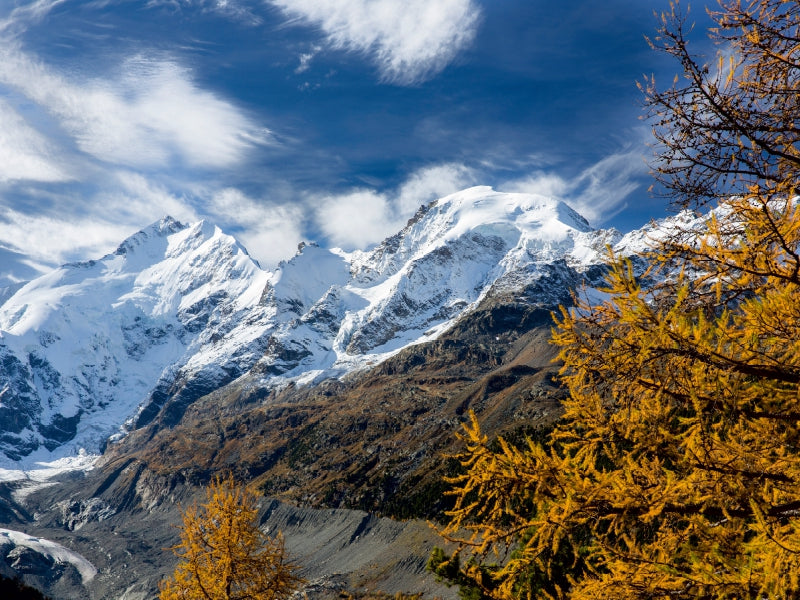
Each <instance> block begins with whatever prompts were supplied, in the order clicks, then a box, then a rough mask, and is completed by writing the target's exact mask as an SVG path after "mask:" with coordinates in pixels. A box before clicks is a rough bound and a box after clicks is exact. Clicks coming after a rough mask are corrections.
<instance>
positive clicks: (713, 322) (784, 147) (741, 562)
mask: <svg viewBox="0 0 800 600" xmlns="http://www.w3.org/2000/svg"><path fill="white" fill-rule="evenodd" d="M711 16H712V17H713V19H714V20H715V22H716V27H715V28H714V29H713V30H712V32H711V33H712V37H713V38H715V39H716V40H717V41H719V42H720V43H721V44H722V47H721V48H720V58H719V60H718V61H716V63H715V64H704V63H703V62H702V61H700V60H699V59H697V58H696V57H694V56H692V55H691V54H690V53H689V52H688V46H687V40H686V36H685V33H684V20H683V19H682V17H681V15H680V12H679V10H678V7H677V6H676V5H673V7H672V11H671V12H670V13H668V14H666V15H664V17H663V23H662V25H663V26H662V28H661V30H660V32H659V35H658V36H657V37H656V38H654V40H653V44H654V45H655V46H656V47H658V48H660V49H662V50H664V51H666V52H668V53H669V54H671V55H673V56H675V57H677V58H678V60H679V61H680V63H681V65H682V68H683V71H684V75H683V78H680V77H679V78H676V80H675V82H674V84H673V86H672V87H671V88H669V89H668V90H666V91H659V90H658V89H657V88H656V86H655V82H654V81H652V80H650V81H648V82H647V84H646V85H644V86H643V88H644V91H645V94H646V99H647V104H648V106H649V107H650V109H651V111H652V112H651V117H652V118H653V123H654V130H655V136H656V139H657V140H658V141H659V143H660V145H659V155H658V157H657V160H656V163H655V165H654V170H655V175H656V178H657V180H658V181H659V183H660V184H661V186H662V189H664V190H666V192H667V193H668V194H669V195H670V196H672V197H673V198H674V199H675V200H676V201H677V202H678V204H679V205H692V204H698V205H702V204H707V203H709V202H712V201H713V202H715V203H716V204H717V206H716V208H715V209H714V210H712V211H711V212H710V213H709V214H708V216H707V217H705V218H696V219H689V218H687V219H685V220H684V221H683V222H684V223H685V224H686V225H685V226H677V227H676V228H675V230H673V231H672V232H671V233H670V234H669V235H662V237H660V238H659V239H657V240H654V241H653V249H652V251H651V252H648V253H647V255H646V258H647V259H648V260H649V263H650V264H651V265H652V266H651V267H650V268H649V270H648V271H647V272H646V273H644V274H643V275H640V276H638V277H637V275H636V273H635V270H634V268H633V266H632V265H631V263H630V262H629V261H626V260H622V259H619V258H617V257H614V256H611V258H610V273H609V276H608V278H607V283H606V288H605V290H604V291H605V294H606V296H605V297H606V300H605V301H603V302H601V303H597V304H593V303H589V302H586V301H583V300H581V299H580V298H578V297H576V302H577V306H576V307H574V308H572V309H570V310H567V309H562V312H561V314H560V316H558V317H557V326H556V329H555V330H554V335H553V340H554V343H555V344H557V345H558V346H559V347H560V358H561V360H562V361H563V367H562V370H561V377H562V380H563V381H564V383H565V384H566V386H567V387H568V389H569V392H570V395H569V398H568V400H566V401H565V402H564V414H563V417H562V419H561V420H560V421H559V422H558V423H557V424H556V426H555V428H554V430H553V431H552V433H550V434H549V436H548V438H547V440H546V441H545V442H544V443H536V442H533V441H530V442H528V443H527V444H526V445H524V446H522V447H517V446H514V445H511V444H508V443H506V442H505V441H504V440H502V439H500V440H499V441H498V443H496V444H490V443H489V440H488V439H487V438H486V436H485V435H483V434H482V433H481V431H480V427H479V425H478V422H477V421H476V420H475V418H474V417H473V419H472V421H471V422H470V423H469V424H467V425H466V427H465V433H464V435H463V437H464V439H465V441H466V450H465V451H464V452H463V453H462V454H461V455H460V459H461V461H462V464H463V465H464V467H465V474H464V475H462V476H459V477H455V478H453V480H452V482H453V484H454V494H455V495H456V506H455V509H454V510H453V511H452V512H451V513H450V521H449V523H448V524H447V526H446V527H445V529H444V530H443V534H444V536H445V537H446V538H448V539H449V540H451V541H453V542H456V543H457V544H458V549H457V550H456V552H455V553H454V554H453V555H451V556H446V555H443V554H442V553H441V551H439V553H438V556H436V557H435V560H433V561H432V563H433V564H432V566H433V567H434V569H435V570H437V571H438V572H440V573H442V574H444V575H446V576H448V577H449V578H451V579H453V580H456V581H459V582H460V583H461V584H462V585H465V586H466V585H468V586H471V587H472V589H473V590H477V591H478V592H479V593H480V594H481V595H483V596H485V597H491V598H498V599H503V600H506V599H512V598H538V597H543V598H571V599H575V600H578V599H588V598H609V599H615V598H616V599H633V598H659V599H662V598H663V599H667V598H671V599H672V598H708V599H733V598H738V599H742V598H753V599H756V598H758V599H761V598H771V599H772V598H797V597H800V201H798V198H797V192H796V184H797V175H798V173H799V172H800V153H798V150H799V149H798V141H799V138H798V135H800V129H798V124H797V123H795V119H796V118H798V117H800V90H799V89H798V84H799V83H800V82H799V81H798V74H800V3H798V2H796V1H791V2H790V1H782V0H754V1H752V2H737V1H722V2H720V8H719V10H718V11H716V12H713V13H711ZM643 281H647V282H650V283H649V284H648V285H643V284H642V282H643ZM653 282H657V283H653ZM454 567H457V572H456V573H455V574H454V572H453V569H454ZM465 582H466V583H465Z"/></svg>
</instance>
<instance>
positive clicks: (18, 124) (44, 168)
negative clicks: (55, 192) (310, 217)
mask: <svg viewBox="0 0 800 600" xmlns="http://www.w3.org/2000/svg"><path fill="white" fill-rule="evenodd" d="M57 156H58V151H57V150H56V148H55V147H54V146H53V144H52V143H50V142H49V141H48V139H47V138H46V137H45V136H44V135H42V134H41V133H39V132H38V131H36V130H35V129H34V128H33V127H31V126H30V125H28V123H27V122H26V121H25V119H24V118H23V117H22V116H21V115H20V114H19V113H18V112H17V111H16V110H15V109H14V108H13V107H12V106H11V105H10V104H9V103H8V102H6V101H4V100H2V99H0V182H9V181H41V182H48V183H52V182H57V181H69V180H70V179H72V177H71V176H70V175H68V173H67V171H66V170H65V168H64V167H63V165H61V164H60V162H61V161H60V159H59V158H57Z"/></svg>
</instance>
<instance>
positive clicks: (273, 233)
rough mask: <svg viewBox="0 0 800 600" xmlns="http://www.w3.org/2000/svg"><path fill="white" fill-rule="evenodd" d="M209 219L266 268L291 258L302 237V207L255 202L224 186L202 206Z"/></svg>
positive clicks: (238, 191)
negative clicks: (238, 242) (231, 235)
mask: <svg viewBox="0 0 800 600" xmlns="http://www.w3.org/2000/svg"><path fill="white" fill-rule="evenodd" d="M205 210H206V211H207V212H208V213H209V216H210V217H211V219H212V220H213V221H214V222H215V223H216V224H217V225H219V226H220V227H222V228H223V229H224V230H225V229H227V228H231V229H235V231H233V232H229V233H233V235H234V236H235V237H236V239H238V240H239V241H240V242H242V244H243V245H244V246H245V248H247V251H248V252H249V253H250V255H251V256H252V257H253V258H255V259H256V260H258V261H259V263H261V265H262V266H263V267H265V268H269V267H271V266H273V265H275V264H277V263H278V262H279V261H281V260H284V259H288V258H291V257H292V256H293V255H294V253H295V252H296V250H297V244H298V243H299V242H300V241H302V240H303V233H302V222H303V210H302V209H301V208H300V207H299V206H296V205H288V204H286V205H273V204H269V203H267V202H256V201H255V200H253V199H252V198H249V197H247V196H246V195H245V194H244V193H242V192H241V191H240V190H237V189H235V188H226V189H224V190H221V191H219V192H217V193H216V194H214V195H213V196H212V198H211V202H210V203H209V204H208V205H207V206H206V207H205Z"/></svg>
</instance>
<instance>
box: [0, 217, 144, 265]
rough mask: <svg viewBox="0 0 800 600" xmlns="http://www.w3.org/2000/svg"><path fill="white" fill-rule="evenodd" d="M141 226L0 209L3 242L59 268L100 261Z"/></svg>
mask: <svg viewBox="0 0 800 600" xmlns="http://www.w3.org/2000/svg"><path fill="white" fill-rule="evenodd" d="M138 229H141V226H131V225H130V224H128V223H120V222H118V221H116V220H113V221H108V220H105V219H102V218H97V217H94V216H92V217H81V216H69V215H62V214H47V215H45V214H24V213H21V212H19V211H16V210H13V209H2V208H0V240H3V243H4V244H7V245H8V246H10V247H11V248H12V249H13V250H17V251H18V252H20V253H22V254H24V255H26V256H27V257H29V258H30V259H31V260H33V261H35V262H37V263H40V264H42V265H47V266H48V267H51V268H53V267H56V266H58V265H60V264H63V263H65V262H69V261H73V260H83V259H85V258H87V257H92V258H99V257H100V256H103V255H104V254H106V253H108V252H109V251H111V250H113V249H114V248H115V247H116V246H117V245H119V243H120V242H121V241H122V240H124V239H125V238H126V237H128V236H129V235H131V234H132V233H135V232H136V231H137V230H138Z"/></svg>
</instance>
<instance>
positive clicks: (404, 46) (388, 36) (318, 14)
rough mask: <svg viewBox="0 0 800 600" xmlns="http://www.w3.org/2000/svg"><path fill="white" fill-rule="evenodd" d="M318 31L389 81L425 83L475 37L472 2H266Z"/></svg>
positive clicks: (475, 16) (476, 16)
mask: <svg viewBox="0 0 800 600" xmlns="http://www.w3.org/2000/svg"><path fill="white" fill-rule="evenodd" d="M269 1H270V2H271V3H272V4H274V5H276V6H278V7H280V8H281V9H283V11H284V12H286V13H287V14H288V15H290V16H291V17H293V18H299V19H302V20H305V21H307V22H310V23H312V24H314V25H316V26H318V27H320V28H321V29H322V31H323V32H324V33H325V34H326V36H327V39H328V42H329V44H330V45H331V46H333V47H334V48H339V49H345V50H352V51H356V52H364V53H368V54H370V55H371V56H372V57H373V59H374V60H375V62H376V63H377V64H378V67H379V69H380V71H381V73H382V76H383V79H384V80H386V81H389V82H394V83H400V84H408V83H416V82H419V81H424V80H426V79H428V78H430V77H432V76H434V75H436V74H437V73H439V72H440V71H441V70H442V69H444V68H445V67H446V66H447V65H448V64H449V63H450V62H451V61H452V60H453V58H454V57H455V56H456V54H457V53H458V52H459V51H460V50H462V49H463V48H465V47H467V46H468V45H469V44H470V43H471V42H472V40H473V38H474V37H475V32H476V29H477V26H478V20H479V17H480V10H479V8H478V6H477V5H476V3H475V2H474V0H435V1H431V0H327V1H326V2H321V1H320V0H269Z"/></svg>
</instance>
